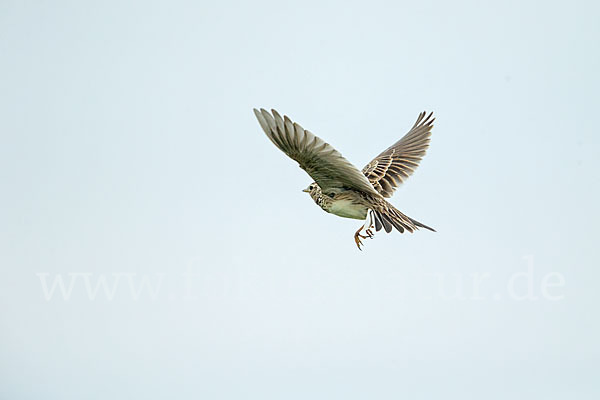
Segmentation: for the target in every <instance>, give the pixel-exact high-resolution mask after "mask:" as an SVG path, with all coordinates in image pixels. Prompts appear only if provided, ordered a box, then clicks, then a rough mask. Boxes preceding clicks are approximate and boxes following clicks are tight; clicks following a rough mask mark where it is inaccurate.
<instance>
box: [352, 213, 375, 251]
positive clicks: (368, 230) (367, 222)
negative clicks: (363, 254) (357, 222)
mask: <svg viewBox="0 0 600 400" xmlns="http://www.w3.org/2000/svg"><path fill="white" fill-rule="evenodd" d="M372 228H374V226H373V211H371V210H369V218H368V219H367V220H365V223H364V224H363V225H362V226H361V227H360V228H358V230H357V231H356V233H355V234H354V241H355V242H356V245H357V246H358V249H359V250H362V249H361V248H360V246H361V245H363V242H361V240H360V239H361V238H362V239H373V238H374V237H375V235H373V231H372V230H371V229H372ZM363 229H365V233H366V234H367V236H364V235H361V234H360V232H361V231H362V230H363Z"/></svg>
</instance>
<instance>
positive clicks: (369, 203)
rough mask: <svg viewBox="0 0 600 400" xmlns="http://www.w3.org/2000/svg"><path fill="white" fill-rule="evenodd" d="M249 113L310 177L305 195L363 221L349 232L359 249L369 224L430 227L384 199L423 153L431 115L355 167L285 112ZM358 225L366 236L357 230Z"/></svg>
mask: <svg viewBox="0 0 600 400" xmlns="http://www.w3.org/2000/svg"><path fill="white" fill-rule="evenodd" d="M254 113H255V115H256V117H257V119H258V121H259V123H260V125H261V126H262V128H263V130H264V131H265V133H266V134H267V136H268V137H269V139H271V141H272V142H273V143H274V144H275V145H276V146H277V147H279V148H280V149H281V150H282V151H283V152H285V153H286V154H287V155H288V156H289V157H291V158H293V159H294V160H296V161H298V163H299V164H300V167H301V168H303V169H304V170H305V171H306V172H307V173H308V174H309V175H311V176H312V177H313V178H314V179H315V182H313V183H312V184H310V185H309V186H308V187H307V188H306V189H304V192H307V193H309V194H310V196H311V198H312V199H313V200H314V201H315V203H317V205H318V206H319V207H321V208H322V209H323V210H324V211H326V212H328V213H331V214H335V215H337V216H340V217H344V218H352V219H360V220H366V223H365V225H363V226H362V227H361V228H360V229H359V230H358V231H356V233H355V235H354V240H355V242H356V245H357V246H358V248H359V249H360V245H361V244H362V242H361V240H360V238H363V239H364V238H367V237H368V238H373V232H372V231H371V229H373V228H375V229H376V231H379V230H381V229H382V228H384V229H385V231H386V232H388V233H389V232H391V231H392V228H395V229H396V230H398V231H399V232H404V231H405V230H407V231H409V232H413V231H415V230H417V229H418V228H426V229H429V230H432V231H433V229H432V228H430V227H428V226H426V225H424V224H422V223H420V222H418V221H415V220H414V219H412V218H410V217H408V216H406V215H404V214H403V213H402V212H400V211H399V210H397V209H396V208H395V207H394V206H393V205H392V204H390V203H389V202H388V201H387V200H386V199H385V197H390V196H391V195H392V193H393V192H394V190H395V189H396V187H397V186H398V185H399V184H400V183H402V182H403V181H404V179H405V178H407V177H408V176H409V175H410V174H412V172H413V171H414V169H415V168H416V167H417V165H418V163H419V161H420V160H421V158H422V156H423V155H424V154H425V150H426V148H427V147H428V145H429V136H430V135H431V133H430V131H431V128H432V127H433V124H432V123H433V118H432V114H429V116H427V117H425V113H422V114H421V115H419V118H418V119H417V122H416V123H415V125H414V126H413V128H412V129H411V130H410V131H409V132H408V133H407V134H406V135H405V136H404V137H403V138H402V139H400V140H399V141H398V142H396V143H395V144H394V145H392V146H391V147H390V148H388V149H387V150H385V151H384V152H383V153H381V154H380V155H379V156H377V157H376V158H375V159H374V160H373V161H371V162H370V163H369V164H367V165H366V166H365V167H364V168H363V170H362V171H358V170H357V169H356V167H354V166H353V165H352V164H350V163H349V162H348V161H347V160H346V159H345V158H343V157H342V155H341V154H340V153H338V152H337V151H336V150H335V149H334V148H333V147H331V146H330V145H329V144H328V143H325V142H324V141H323V140H321V139H320V138H318V137H317V136H315V135H313V134H312V133H310V132H309V131H306V130H304V129H303V128H302V127H301V126H300V125H298V124H297V123H292V121H291V120H290V119H289V118H288V117H287V116H285V117H284V118H281V116H280V115H279V114H278V113H277V111H275V110H272V113H273V115H271V114H270V113H269V112H268V111H266V110H264V109H261V110H260V111H258V110H256V109H255V110H254ZM367 218H368V219H367ZM363 229H365V230H366V234H367V235H366V236H363V235H361V234H360V233H361V231H362V230H363Z"/></svg>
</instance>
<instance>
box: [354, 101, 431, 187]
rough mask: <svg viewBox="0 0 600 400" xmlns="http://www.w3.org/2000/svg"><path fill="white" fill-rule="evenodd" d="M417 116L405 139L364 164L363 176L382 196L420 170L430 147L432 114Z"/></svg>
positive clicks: (423, 113)
mask: <svg viewBox="0 0 600 400" xmlns="http://www.w3.org/2000/svg"><path fill="white" fill-rule="evenodd" d="M425 115H426V114H425V112H422V113H421V114H419V118H417V122H415V124H414V126H413V127H412V129H411V130H410V131H409V132H408V133H407V134H406V135H404V137H403V138H402V139H400V140H398V141H397V142H396V143H394V144H393V145H392V146H390V147H389V148H388V149H387V150H385V151H384V152H383V153H381V154H380V155H378V156H377V157H375V159H374V160H373V161H371V162H370V163H369V164H367V165H366V166H365V167H364V168H363V170H362V172H363V174H365V176H366V177H367V178H368V179H369V182H371V184H372V185H373V187H374V188H375V189H376V190H377V191H378V192H379V193H380V194H381V195H382V196H383V197H391V196H392V194H393V193H394V190H396V188H397V187H398V186H400V184H402V183H403V182H404V181H405V180H406V178H408V177H409V176H410V175H412V173H413V172H414V171H415V169H417V167H418V166H419V161H421V159H422V158H423V156H424V155H425V151H426V150H427V148H428V147H429V138H430V137H431V128H433V121H435V118H433V113H429V115H427V116H425Z"/></svg>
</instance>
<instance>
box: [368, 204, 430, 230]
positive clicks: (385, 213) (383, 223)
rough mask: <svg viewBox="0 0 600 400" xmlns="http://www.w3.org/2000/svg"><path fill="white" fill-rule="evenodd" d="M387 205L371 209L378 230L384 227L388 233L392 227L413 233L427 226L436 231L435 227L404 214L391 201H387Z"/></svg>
mask: <svg viewBox="0 0 600 400" xmlns="http://www.w3.org/2000/svg"><path fill="white" fill-rule="evenodd" d="M386 205H387V207H385V209H383V210H380V211H374V210H371V213H372V218H373V221H374V222H375V230H376V231H380V230H381V228H383V229H385V231H386V232H387V233H390V232H391V231H392V228H396V230H398V232H400V233H403V232H404V231H405V230H407V231H408V232H410V233H412V232H414V231H416V230H417V229H419V228H425V229H429V230H430V231H433V232H435V229H433V228H430V227H429V226H427V225H425V224H423V223H421V222H419V221H417V220H414V219H412V218H411V217H409V216H408V215H404V214H403V213H402V212H401V211H400V210H398V209H397V208H396V207H394V206H393V205H391V204H390V203H387V204H386Z"/></svg>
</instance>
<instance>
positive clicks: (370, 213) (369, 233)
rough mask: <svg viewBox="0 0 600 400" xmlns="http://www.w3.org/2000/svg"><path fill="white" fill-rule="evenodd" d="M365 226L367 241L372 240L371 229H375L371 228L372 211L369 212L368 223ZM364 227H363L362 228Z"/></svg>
mask: <svg viewBox="0 0 600 400" xmlns="http://www.w3.org/2000/svg"><path fill="white" fill-rule="evenodd" d="M365 226H368V228H367V230H366V231H365V232H366V233H367V237H368V238H369V239H373V236H374V235H373V231H372V230H371V229H373V228H375V227H374V226H373V211H371V210H369V223H368V224H365ZM363 227H364V226H363Z"/></svg>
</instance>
